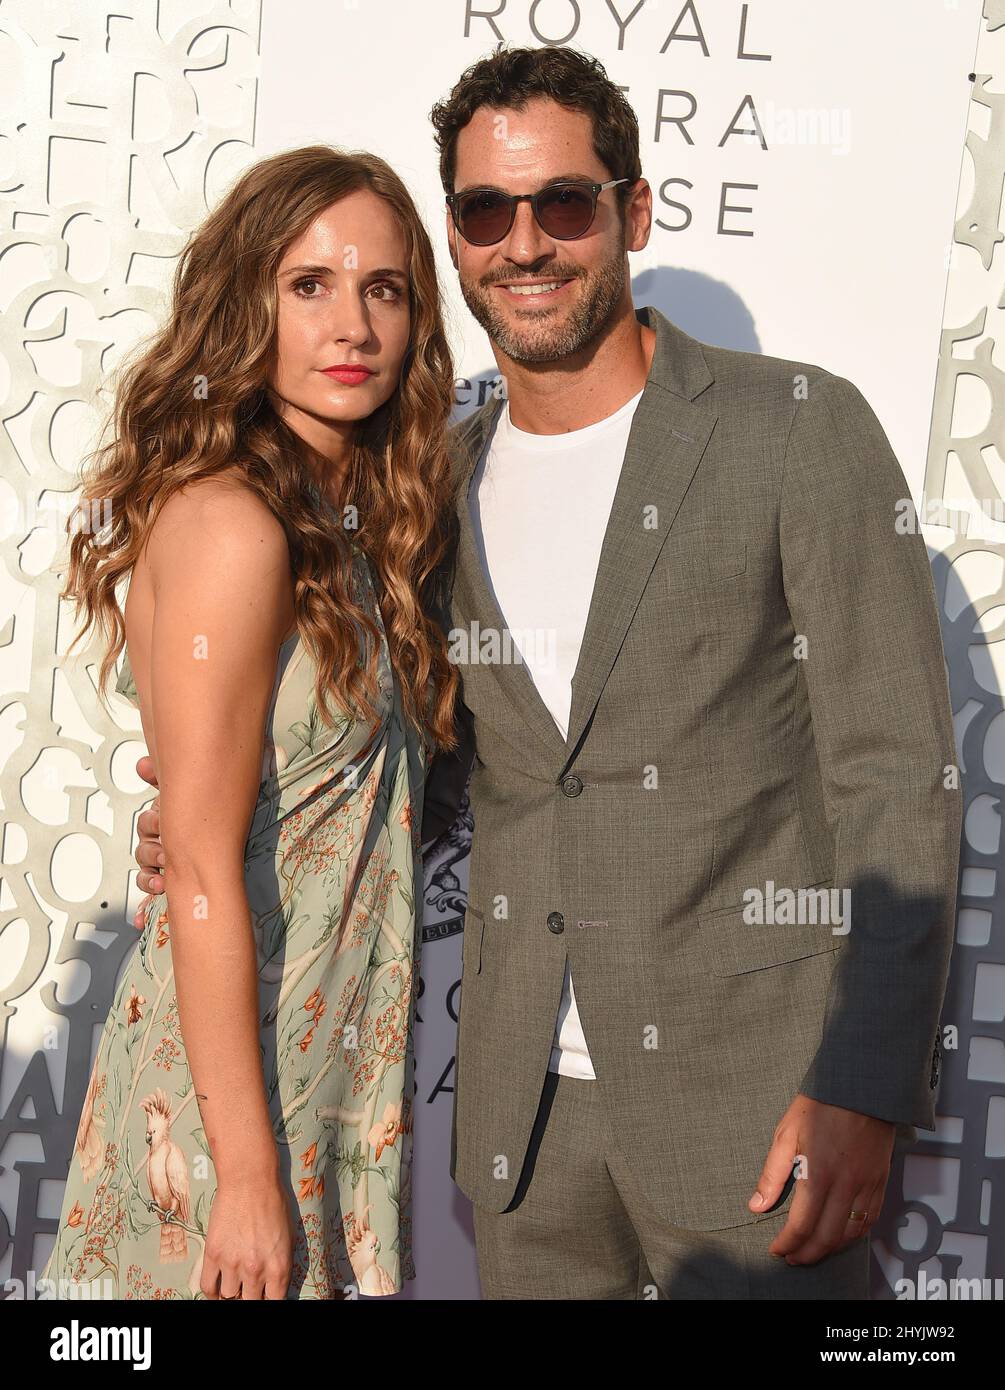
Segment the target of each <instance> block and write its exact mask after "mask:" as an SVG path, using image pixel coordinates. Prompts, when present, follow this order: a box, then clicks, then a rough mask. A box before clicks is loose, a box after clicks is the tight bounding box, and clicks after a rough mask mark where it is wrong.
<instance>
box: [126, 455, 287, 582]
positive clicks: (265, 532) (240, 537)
mask: <svg viewBox="0 0 1005 1390" xmlns="http://www.w3.org/2000/svg"><path fill="white" fill-rule="evenodd" d="M206 547H212V549H213V551H214V552H215V555H216V559H217V561H219V560H220V559H223V558H224V557H225V558H226V559H227V561H229V562H236V563H242V562H244V561H247V560H255V559H257V560H259V561H266V562H271V561H273V560H275V559H277V558H279V557H280V556H287V557H288V554H289V547H288V544H287V540H286V532H285V531H284V529H283V525H282V523H281V522H280V520H279V518H278V517H277V516H276V514H275V513H274V512H273V511H272V509H271V508H270V507H269V506H268V504H267V503H266V502H265V500H264V499H263V498H262V497H260V496H259V495H258V493H256V492H255V491H254V489H253V488H252V487H251V486H250V484H248V483H247V482H246V481H245V480H244V478H243V477H242V475H241V474H240V473H239V472H238V471H237V470H232V471H229V472H227V473H224V474H216V475H214V476H213V477H210V478H201V479H199V480H198V481H196V482H192V483H186V485H185V486H184V487H182V488H180V489H179V490H178V491H177V492H174V493H172V494H171V496H170V497H169V498H168V500H167V501H166V502H165V503H164V505H163V506H162V507H161V509H160V511H159V512H158V514H157V518H156V520H155V521H154V523H153V526H152V527H151V532H150V540H149V549H150V556H151V559H152V560H154V561H155V562H157V561H158V560H159V561H165V560H166V561H169V562H172V563H178V562H179V561H183V560H184V561H185V562H187V560H188V559H189V558H190V556H191V554H192V551H193V549H194V550H197V551H204V550H205V549H206Z"/></svg>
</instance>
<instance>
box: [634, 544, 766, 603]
mask: <svg viewBox="0 0 1005 1390" xmlns="http://www.w3.org/2000/svg"><path fill="white" fill-rule="evenodd" d="M746 569H747V543H746V541H744V540H740V539H739V538H735V537H731V536H727V537H723V538H721V539H719V540H716V539H714V538H711V537H710V538H707V539H706V538H705V537H696V536H691V535H685V536H681V537H679V538H678V539H677V540H676V541H675V540H674V539H673V537H672V536H669V537H668V538H667V542H666V545H665V546H664V547H663V550H662V552H661V553H660V558H659V561H658V562H657V570H656V576H658V577H659V583H660V586H661V588H662V590H663V592H664V593H675V592H684V591H688V590H692V591H693V590H706V591H707V590H708V588H709V587H710V586H714V585H716V584H720V583H722V582H723V581H724V580H725V581H728V580H730V579H735V578H737V577H738V576H739V575H741V574H744V573H746ZM656 576H654V578H655V577H656Z"/></svg>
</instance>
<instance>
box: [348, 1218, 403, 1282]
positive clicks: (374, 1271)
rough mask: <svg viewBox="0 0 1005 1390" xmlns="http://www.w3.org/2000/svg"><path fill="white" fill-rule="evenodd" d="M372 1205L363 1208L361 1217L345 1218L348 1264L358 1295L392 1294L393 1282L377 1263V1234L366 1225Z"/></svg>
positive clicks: (378, 1247) (378, 1249)
mask: <svg viewBox="0 0 1005 1390" xmlns="http://www.w3.org/2000/svg"><path fill="white" fill-rule="evenodd" d="M372 1205H373V1203H372V1202H371V1203H370V1204H369V1205H368V1206H366V1207H364V1208H363V1214H362V1215H361V1216H355V1215H354V1216H352V1217H349V1218H347V1220H348V1230H347V1231H346V1248H347V1249H348V1251H349V1263H350V1264H351V1265H352V1272H353V1274H354V1275H355V1276H356V1286H357V1288H358V1289H359V1291H360V1293H363V1294H389V1293H394V1292H395V1287H394V1280H393V1279H392V1278H391V1276H390V1274H388V1272H387V1270H386V1269H383V1268H382V1267H381V1266H380V1265H379V1264H378V1263H377V1256H378V1255H379V1254H380V1241H379V1240H378V1238H377V1232H376V1231H371V1229H370V1227H369V1225H368V1224H367V1220H366V1214H367V1212H368V1211H369V1210H370V1207H371V1206H372Z"/></svg>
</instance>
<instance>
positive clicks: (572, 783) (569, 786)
mask: <svg viewBox="0 0 1005 1390" xmlns="http://www.w3.org/2000/svg"><path fill="white" fill-rule="evenodd" d="M562 790H563V791H564V792H565V794H566V796H578V795H579V793H580V792H581V791H582V790H583V779H582V777H577V776H576V775H575V774H574V773H573V775H572V776H571V777H563V778H562Z"/></svg>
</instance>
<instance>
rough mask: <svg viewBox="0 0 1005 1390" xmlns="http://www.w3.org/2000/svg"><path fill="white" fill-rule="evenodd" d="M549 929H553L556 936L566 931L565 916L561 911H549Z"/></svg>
mask: <svg viewBox="0 0 1005 1390" xmlns="http://www.w3.org/2000/svg"><path fill="white" fill-rule="evenodd" d="M548 930H549V931H553V932H554V933H555V935H556V936H558V935H559V933H560V932H564V931H565V918H564V917H563V916H562V914H561V913H560V912H549V913H548Z"/></svg>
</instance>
